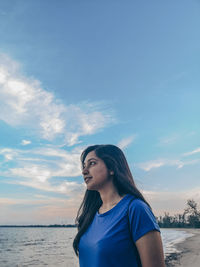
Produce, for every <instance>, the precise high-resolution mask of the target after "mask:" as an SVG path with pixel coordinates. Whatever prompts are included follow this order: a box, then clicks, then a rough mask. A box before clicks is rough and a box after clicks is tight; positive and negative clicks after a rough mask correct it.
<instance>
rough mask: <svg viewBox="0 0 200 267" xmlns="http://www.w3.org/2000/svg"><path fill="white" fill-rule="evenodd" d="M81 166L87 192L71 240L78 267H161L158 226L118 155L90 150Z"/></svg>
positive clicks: (109, 149)
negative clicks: (73, 236) (77, 257)
mask: <svg viewBox="0 0 200 267" xmlns="http://www.w3.org/2000/svg"><path fill="white" fill-rule="evenodd" d="M81 163H82V173H83V177H84V180H85V183H86V185H87V190H86V193H85V196H84V199H83V202H82V204H81V206H80V208H79V211H78V214H77V217H76V223H77V225H78V233H77V235H76V237H75V239H74V242H73V247H74V250H75V253H76V254H77V255H78V256H79V263H80V267H112V266H113V267H137V266H142V267H164V266H165V264H164V256H163V248H162V241H161V237H160V230H159V226H158V224H157V223H156V220H155V217H154V215H153V213H152V211H151V208H150V206H149V204H148V203H147V201H146V200H145V199H144V197H143V196H142V194H141V193H140V191H139V190H138V189H137V187H136V185H135V183H134V180H133V177H132V174H131V172H130V169H129V166H128V163H127V161H126V158H125V156H124V154H123V152H122V151H121V150H120V149H119V148H118V147H116V146H114V145H94V146H89V147H88V148H86V149H85V150H84V151H83V153H82V155H81Z"/></svg>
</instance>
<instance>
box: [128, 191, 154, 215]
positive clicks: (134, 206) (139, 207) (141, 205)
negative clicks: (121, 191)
mask: <svg viewBox="0 0 200 267" xmlns="http://www.w3.org/2000/svg"><path fill="white" fill-rule="evenodd" d="M128 207H129V211H131V212H134V211H135V212H137V211H138V212H139V211H140V212H141V211H151V208H150V207H149V206H148V204H147V203H145V202H144V201H143V200H142V199H140V198H136V197H135V196H133V195H129V205H128Z"/></svg>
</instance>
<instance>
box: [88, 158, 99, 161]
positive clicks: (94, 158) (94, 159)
mask: <svg viewBox="0 0 200 267" xmlns="http://www.w3.org/2000/svg"><path fill="white" fill-rule="evenodd" d="M90 160H98V159H95V158H91V159H88V161H90Z"/></svg>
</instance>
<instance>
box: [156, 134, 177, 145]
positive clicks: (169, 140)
mask: <svg viewBox="0 0 200 267" xmlns="http://www.w3.org/2000/svg"><path fill="white" fill-rule="evenodd" d="M178 139H179V136H178V134H174V135H171V136H165V137H162V138H160V140H159V145H172V144H174V143H175V142H176V141H177V140H178Z"/></svg>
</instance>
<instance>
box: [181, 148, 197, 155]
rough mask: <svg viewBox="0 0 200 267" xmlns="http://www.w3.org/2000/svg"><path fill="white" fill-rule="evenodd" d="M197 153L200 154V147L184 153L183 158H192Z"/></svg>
mask: <svg viewBox="0 0 200 267" xmlns="http://www.w3.org/2000/svg"><path fill="white" fill-rule="evenodd" d="M196 153H200V147H198V148H196V149H194V150H192V151H190V152H187V153H184V154H183V156H190V155H193V154H196Z"/></svg>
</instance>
